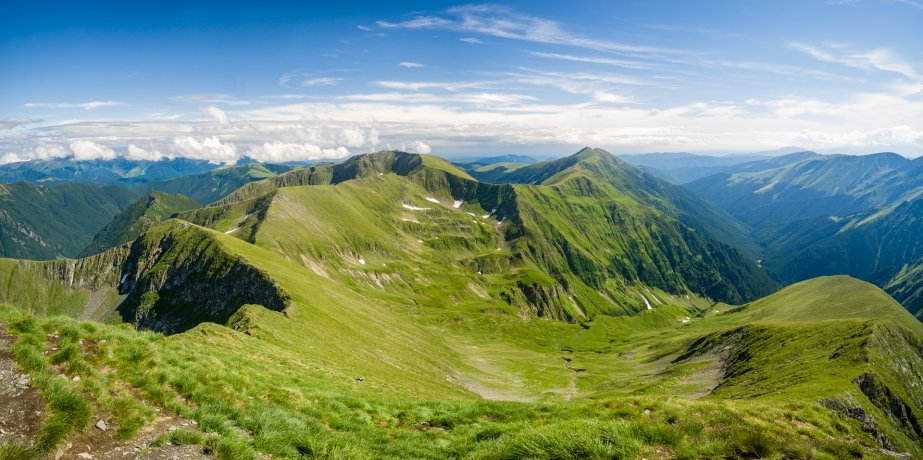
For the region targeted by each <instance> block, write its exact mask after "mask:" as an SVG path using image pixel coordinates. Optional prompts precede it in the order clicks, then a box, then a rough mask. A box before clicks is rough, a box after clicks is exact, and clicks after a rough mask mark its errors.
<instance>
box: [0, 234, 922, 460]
mask: <svg viewBox="0 0 923 460" xmlns="http://www.w3.org/2000/svg"><path fill="white" fill-rule="evenodd" d="M164 232H165V233H164ZM155 233H158V234H166V233H172V234H173V235H174V238H172V239H174V240H177V241H183V243H180V246H176V247H177V248H178V247H181V246H182V245H187V244H192V245H193V246H195V247H199V245H200V243H195V242H196V241H208V242H209V243H208V244H210V245H215V246H214V248H215V250H217V251H219V252H220V253H225V254H236V256H237V257H240V258H241V259H242V260H245V261H246V264H248V265H250V266H252V267H255V268H258V269H259V270H260V271H261V272H262V273H264V274H265V276H268V277H270V278H271V279H272V280H273V281H274V286H276V287H275V289H277V290H279V291H281V292H285V293H288V294H290V295H291V297H289V298H287V299H286V302H287V303H286V304H285V306H284V310H283V311H282V312H283V313H284V314H280V313H277V312H274V311H271V310H267V309H265V308H262V307H260V306H256V305H245V306H243V307H242V308H241V309H240V310H238V311H237V313H236V314H234V315H231V316H230V317H229V318H228V320H227V323H226V324H227V326H228V327H222V326H218V325H214V324H207V323H206V324H200V325H199V326H197V327H195V328H193V329H191V330H189V331H188V332H186V333H184V334H179V335H174V336H170V337H167V338H164V337H162V336H153V335H144V334H137V335H135V334H128V333H126V331H125V330H124V329H110V328H107V327H101V326H99V325H93V326H92V327H85V326H81V325H79V324H74V323H71V322H68V321H65V320H61V319H56V320H51V321H47V322H46V321H45V320H41V321H40V322H38V323H37V324H39V325H40V326H38V325H36V320H35V319H34V318H33V319H31V320H23V319H22V318H23V317H22V316H21V315H22V314H21V313H17V312H15V311H11V310H3V309H0V316H2V321H5V322H8V323H9V324H13V325H15V329H14V331H18V332H17V333H19V334H22V335H23V336H28V335H29V334H30V332H29V331H31V330H35V329H29V328H30V327H33V328H37V330H38V331H39V334H41V335H42V336H44V335H46V333H45V332H43V331H45V330H56V331H64V332H63V333H64V334H65V337H71V336H70V335H66V334H72V332H70V331H74V332H73V335H74V338H72V339H65V340H71V341H72V342H68V343H77V339H78V338H82V339H83V343H92V344H100V345H98V346H99V347H100V348H99V349H96V348H88V349H78V351H77V352H76V354H71V355H69V357H68V358H66V359H67V361H65V362H70V363H72V364H73V365H71V366H69V367H68V368H67V369H70V370H65V371H64V372H66V373H67V375H78V376H81V380H80V381H81V383H79V384H74V387H75V389H77V391H86V389H89V388H97V390H96V391H97V392H99V391H100V390H99V389H100V388H102V391H103V393H102V395H103V396H98V397H97V399H96V400H97V401H98V402H97V404H101V405H104V404H106V403H107V401H108V400H110V399H111V398H113V397H116V396H117V395H118V394H119V393H118V391H123V390H118V387H117V386H115V385H113V384H112V383H110V382H112V380H110V379H109V377H107V376H106V374H105V373H102V372H100V371H97V370H94V369H97V367H98V368H100V369H108V370H107V371H106V372H110V373H111V372H115V373H116V375H118V376H119V377H120V380H121V381H122V382H124V383H123V384H122V385H128V386H129V388H136V389H138V391H139V392H140V394H141V395H144V397H143V398H140V399H137V400H135V402H133V403H132V404H135V405H138V404H140V406H141V407H140V408H134V409H132V410H131V411H129V412H125V411H122V412H121V414H122V415H118V414H116V415H115V416H113V417H112V418H110V419H108V420H109V422H110V423H111V424H112V425H115V426H116V427H120V428H119V429H120V430H123V429H124V430H125V432H126V433H129V434H131V433H133V432H134V431H133V430H137V429H139V427H140V426H143V425H145V424H148V423H151V420H153V417H154V415H144V414H145V410H144V407H151V406H149V405H153V406H160V407H166V408H169V411H170V412H176V413H178V414H181V415H182V416H183V417H188V418H191V419H193V420H196V421H198V423H199V426H200V427H201V430H202V431H198V430H196V431H188V430H185V429H184V430H183V431H182V432H180V433H173V432H169V431H165V432H164V433H163V436H164V438H163V439H165V440H171V441H173V442H182V443H189V442H192V443H202V444H206V445H210V446H212V448H213V449H214V448H216V447H217V446H222V447H221V449H222V450H223V451H224V452H225V453H224V454H222V456H223V457H224V458H241V457H244V458H250V457H252V456H253V455H254V451H261V452H265V453H271V454H273V455H274V456H292V455H298V454H297V452H301V451H302V450H303V449H307V447H304V446H311V447H310V449H312V450H311V451H314V452H316V451H322V452H325V451H330V450H337V451H340V452H345V453H348V454H349V456H350V457H357V456H358V457H366V456H368V457H373V456H374V457H379V458H381V457H386V458H406V457H424V458H436V457H440V456H446V455H450V456H452V455H454V456H471V455H472V454H474V457H475V458H496V457H497V456H504V455H510V454H509V452H523V451H522V450H521V449H523V448H524V446H531V447H529V449H531V450H529V451H528V452H532V454H530V455H533V456H548V455H551V453H552V452H559V453H562V452H563V454H561V455H567V456H576V457H579V456H586V455H613V454H612V453H611V451H610V450H607V449H610V447H607V446H609V443H615V445H623V446H629V447H626V448H628V449H629V450H628V451H625V452H629V453H630V455H631V456H640V455H653V454H654V453H655V452H657V451H658V449H662V448H668V449H670V450H671V451H673V452H676V453H677V454H683V455H694V456H704V457H740V456H748V455H759V456H771V455H776V456H778V455H783V456H793V457H799V458H828V457H830V456H834V457H835V456H842V455H848V456H862V457H869V458H878V457H881V456H883V455H882V454H881V451H880V450H879V449H881V448H888V449H889V450H892V451H897V452H907V453H909V454H910V455H918V454H920V453H921V452H923V451H921V446H920V444H919V439H920V438H919V436H917V435H916V434H915V433H916V431H914V430H915V428H914V426H915V424H917V425H918V419H917V418H916V417H917V415H915V414H917V413H919V410H920V409H919V407H920V404H919V401H920V394H919V391H920V389H919V388H917V385H915V384H914V383H913V382H915V381H919V380H918V379H919V377H920V375H921V374H920V370H921V369H923V361H921V356H923V354H921V353H923V348H921V341H920V334H921V325H920V323H918V322H916V320H915V319H914V318H912V317H910V316H909V315H908V314H907V313H906V312H905V311H904V310H903V309H902V308H901V307H900V306H899V305H897V304H896V303H895V302H894V301H893V300H891V299H889V298H888V297H887V295H885V294H884V293H882V292H881V291H880V290H878V289H877V288H875V287H873V286H871V285H868V284H866V283H862V282H857V281H855V280H851V279H849V278H845V277H834V278H825V279H819V280H815V281H810V282H806V283H802V284H800V285H797V286H793V287H791V288H788V289H785V290H783V291H780V292H779V293H777V294H775V295H773V296H770V297H768V298H765V299H762V300H760V301H758V302H753V303H751V304H748V305H745V306H742V307H731V306H715V307H709V308H699V309H694V308H693V309H690V310H687V309H686V308H684V307H682V306H679V305H675V304H673V303H672V302H669V301H668V302H669V303H666V304H663V305H658V306H657V307H655V308H654V309H653V310H649V311H644V312H641V313H640V314H638V315H636V316H622V317H610V316H598V317H597V318H596V319H595V320H594V321H592V322H590V323H587V324H586V325H585V327H580V326H577V325H571V324H568V323H564V322H555V321H538V322H536V321H530V320H528V319H524V318H521V317H516V316H512V315H504V314H498V313H497V312H491V311H484V312H476V311H472V310H468V309H466V308H464V307H463V306H461V305H458V304H455V303H443V304H439V305H434V304H430V305H423V304H415V303H413V302H407V301H406V300H405V299H403V296H402V295H396V296H394V295H390V293H391V292H392V290H391V289H390V288H389V287H387V288H386V289H383V290H382V289H380V288H376V287H373V286H369V287H366V288H364V289H363V291H364V295H358V294H351V293H350V292H351V291H352V290H351V289H344V288H343V287H342V286H338V283H337V282H336V280H335V278H334V277H327V276H323V274H319V273H316V272H315V271H314V270H312V269H310V268H305V267H303V266H301V264H299V263H297V262H293V261H289V260H286V258H285V257H283V256H280V255H277V254H276V253H274V252H272V251H267V250H264V249H260V248H258V247H256V246H254V245H252V244H249V243H246V242H244V241H241V240H239V239H236V238H232V237H229V236H227V235H223V234H222V233H220V232H212V231H208V230H203V229H199V228H197V227H194V226H186V227H184V226H183V225H182V223H180V222H176V221H170V222H167V223H165V224H163V225H162V226H159V227H158V228H157V229H155ZM146 238H151V239H150V241H158V238H157V237H154V236H149V237H146ZM181 252H186V251H181ZM167 257H170V256H167ZM166 259H167V258H166V257H165V258H163V259H160V260H161V262H163V261H165V260H166ZM139 260H142V259H139ZM161 262H158V263H157V264H160V263H161ZM46 263H48V262H46ZM367 264H371V262H367ZM155 265H156V264H155ZM170 265H174V266H175V265H182V263H180V264H172V263H171V264H170ZM152 271H156V269H152ZM216 280H218V279H214V280H212V281H213V282H214V281H216ZM155 285H156V283H155V284H152V285H151V286H155ZM376 291H377V292H378V294H374V293H375V292H376ZM148 292H155V291H148ZM160 297H161V298H164V297H165V296H160ZM719 309H720V310H719ZM714 310H719V311H714ZM17 315H19V316H17ZM24 321H25V322H24ZM29 321H31V323H30V322H29ZM30 324H32V326H30ZM31 343H34V340H33V341H32V342H31ZM65 345H66V344H64V343H57V342H48V344H47V345H46V344H44V343H43V345H42V346H43V347H51V346H57V347H62V346H65ZM292 369H299V370H300V372H298V373H297V374H293V373H292ZM357 377H362V380H361V381H359V380H357ZM915 379H916V380H915ZM219 389H220V390H219ZM108 391H113V392H114V393H112V396H109V393H107V392H108ZM97 394H99V393H97ZM667 395H670V397H667ZM481 397H483V398H488V399H520V400H524V401H526V402H521V403H500V402H483V401H480V398H481ZM703 397H704V400H702V401H699V402H697V401H695V400H696V399H700V398H703ZM433 399H437V400H439V401H438V402H435V401H433ZM536 399H540V400H541V401H542V402H536V401H535V400H536ZM422 400H429V401H430V402H422ZM171 401H172V402H171ZM177 401H181V402H177ZM818 403H820V405H819V404H818ZM121 404H123V405H124V404H126V402H124V400H122V402H121ZM130 407H134V406H130ZM309 407H313V409H311V410H306V408H309ZM101 409H104V406H103V407H102V408H101ZM147 413H148V414H153V413H154V412H153V411H151V410H150V409H147ZM600 417H602V418H603V420H610V421H611V422H606V423H614V425H602V426H600V425H598V423H599V420H600ZM592 420H596V422H592ZM684 420H685V421H684ZM693 420H694V421H695V423H693V422H692V421H693ZM424 422H425V423H424ZM588 423H589V425H587V424H588ZM327 425H330V428H327V427H326V426H327ZM110 426H111V425H110ZM641 426H646V427H648V428H647V430H653V431H642V432H640V433H637V432H635V431H633V430H636V429H638V427H641ZM131 427H134V428H131ZM632 427H635V428H632ZM423 428H426V429H423ZM241 430H245V431H246V432H248V433H250V434H249V435H242V434H241V433H242V431H241ZM556 432H557V433H559V434H558V435H554V434H553V433H556ZM209 433H212V434H209ZM654 433H657V434H654ZM757 433H759V434H757ZM180 435H182V437H180ZM549 436H551V437H549ZM575 437H576V440H575ZM542 438H544V439H546V442H545V443H539V444H535V440H536V439H542ZM591 446H594V447H591ZM606 452H608V453H606Z"/></svg>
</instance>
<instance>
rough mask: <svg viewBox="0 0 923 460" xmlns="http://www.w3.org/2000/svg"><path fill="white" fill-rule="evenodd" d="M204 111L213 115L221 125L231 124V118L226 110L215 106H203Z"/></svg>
mask: <svg viewBox="0 0 923 460" xmlns="http://www.w3.org/2000/svg"><path fill="white" fill-rule="evenodd" d="M202 112H205V114H207V115H208V116H210V117H212V119H214V120H215V121H216V122H218V124H219V125H221V126H230V125H231V119H230V118H228V114H226V113H224V110H221V109H219V108H218V107H215V106H209V107H203V108H202Z"/></svg>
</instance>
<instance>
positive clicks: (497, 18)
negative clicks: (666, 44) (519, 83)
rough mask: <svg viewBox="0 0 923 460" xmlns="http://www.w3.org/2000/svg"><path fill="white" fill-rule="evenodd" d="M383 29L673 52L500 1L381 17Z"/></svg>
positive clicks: (607, 48)
mask: <svg viewBox="0 0 923 460" xmlns="http://www.w3.org/2000/svg"><path fill="white" fill-rule="evenodd" d="M377 24H378V26H379V27H381V28H383V29H447V30H454V31H459V32H468V33H477V34H482V35H488V36H492V37H500V38H506V39H511V40H523V41H530V42H537V43H549V44H555V45H568V46H575V47H580V48H588V49H594V50H599V51H615V52H628V53H672V52H675V51H673V50H668V49H664V48H658V47H650V46H639V45H631V44H626V43H619V42H615V41H610V40H600V39H594V38H589V37H584V36H582V35H579V34H574V33H572V32H569V31H567V30H564V29H563V28H562V27H561V25H560V24H558V23H557V22H555V21H552V20H550V19H544V18H540V17H536V16H529V15H526V14H521V13H518V12H515V11H513V10H512V9H510V8H507V7H504V6H500V5H463V6H457V7H454V8H450V9H448V10H447V11H446V13H445V15H444V16H417V17H415V18H413V19H410V20H407V21H402V22H388V21H378V23H377Z"/></svg>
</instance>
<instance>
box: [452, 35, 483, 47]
mask: <svg viewBox="0 0 923 460" xmlns="http://www.w3.org/2000/svg"><path fill="white" fill-rule="evenodd" d="M458 41H460V42H465V43H470V44H472V45H485V44H486V43H484V42H483V41H481V40H480V39H478V38H475V37H462V38H459V39H458Z"/></svg>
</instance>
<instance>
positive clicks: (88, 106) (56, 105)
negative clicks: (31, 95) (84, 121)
mask: <svg viewBox="0 0 923 460" xmlns="http://www.w3.org/2000/svg"><path fill="white" fill-rule="evenodd" d="M120 105H125V103H124V102H118V101H90V102H80V103H71V102H27V103H25V104H23V106H24V107H27V108H41V109H83V110H93V109H98V108H100V107H116V106H120Z"/></svg>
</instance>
